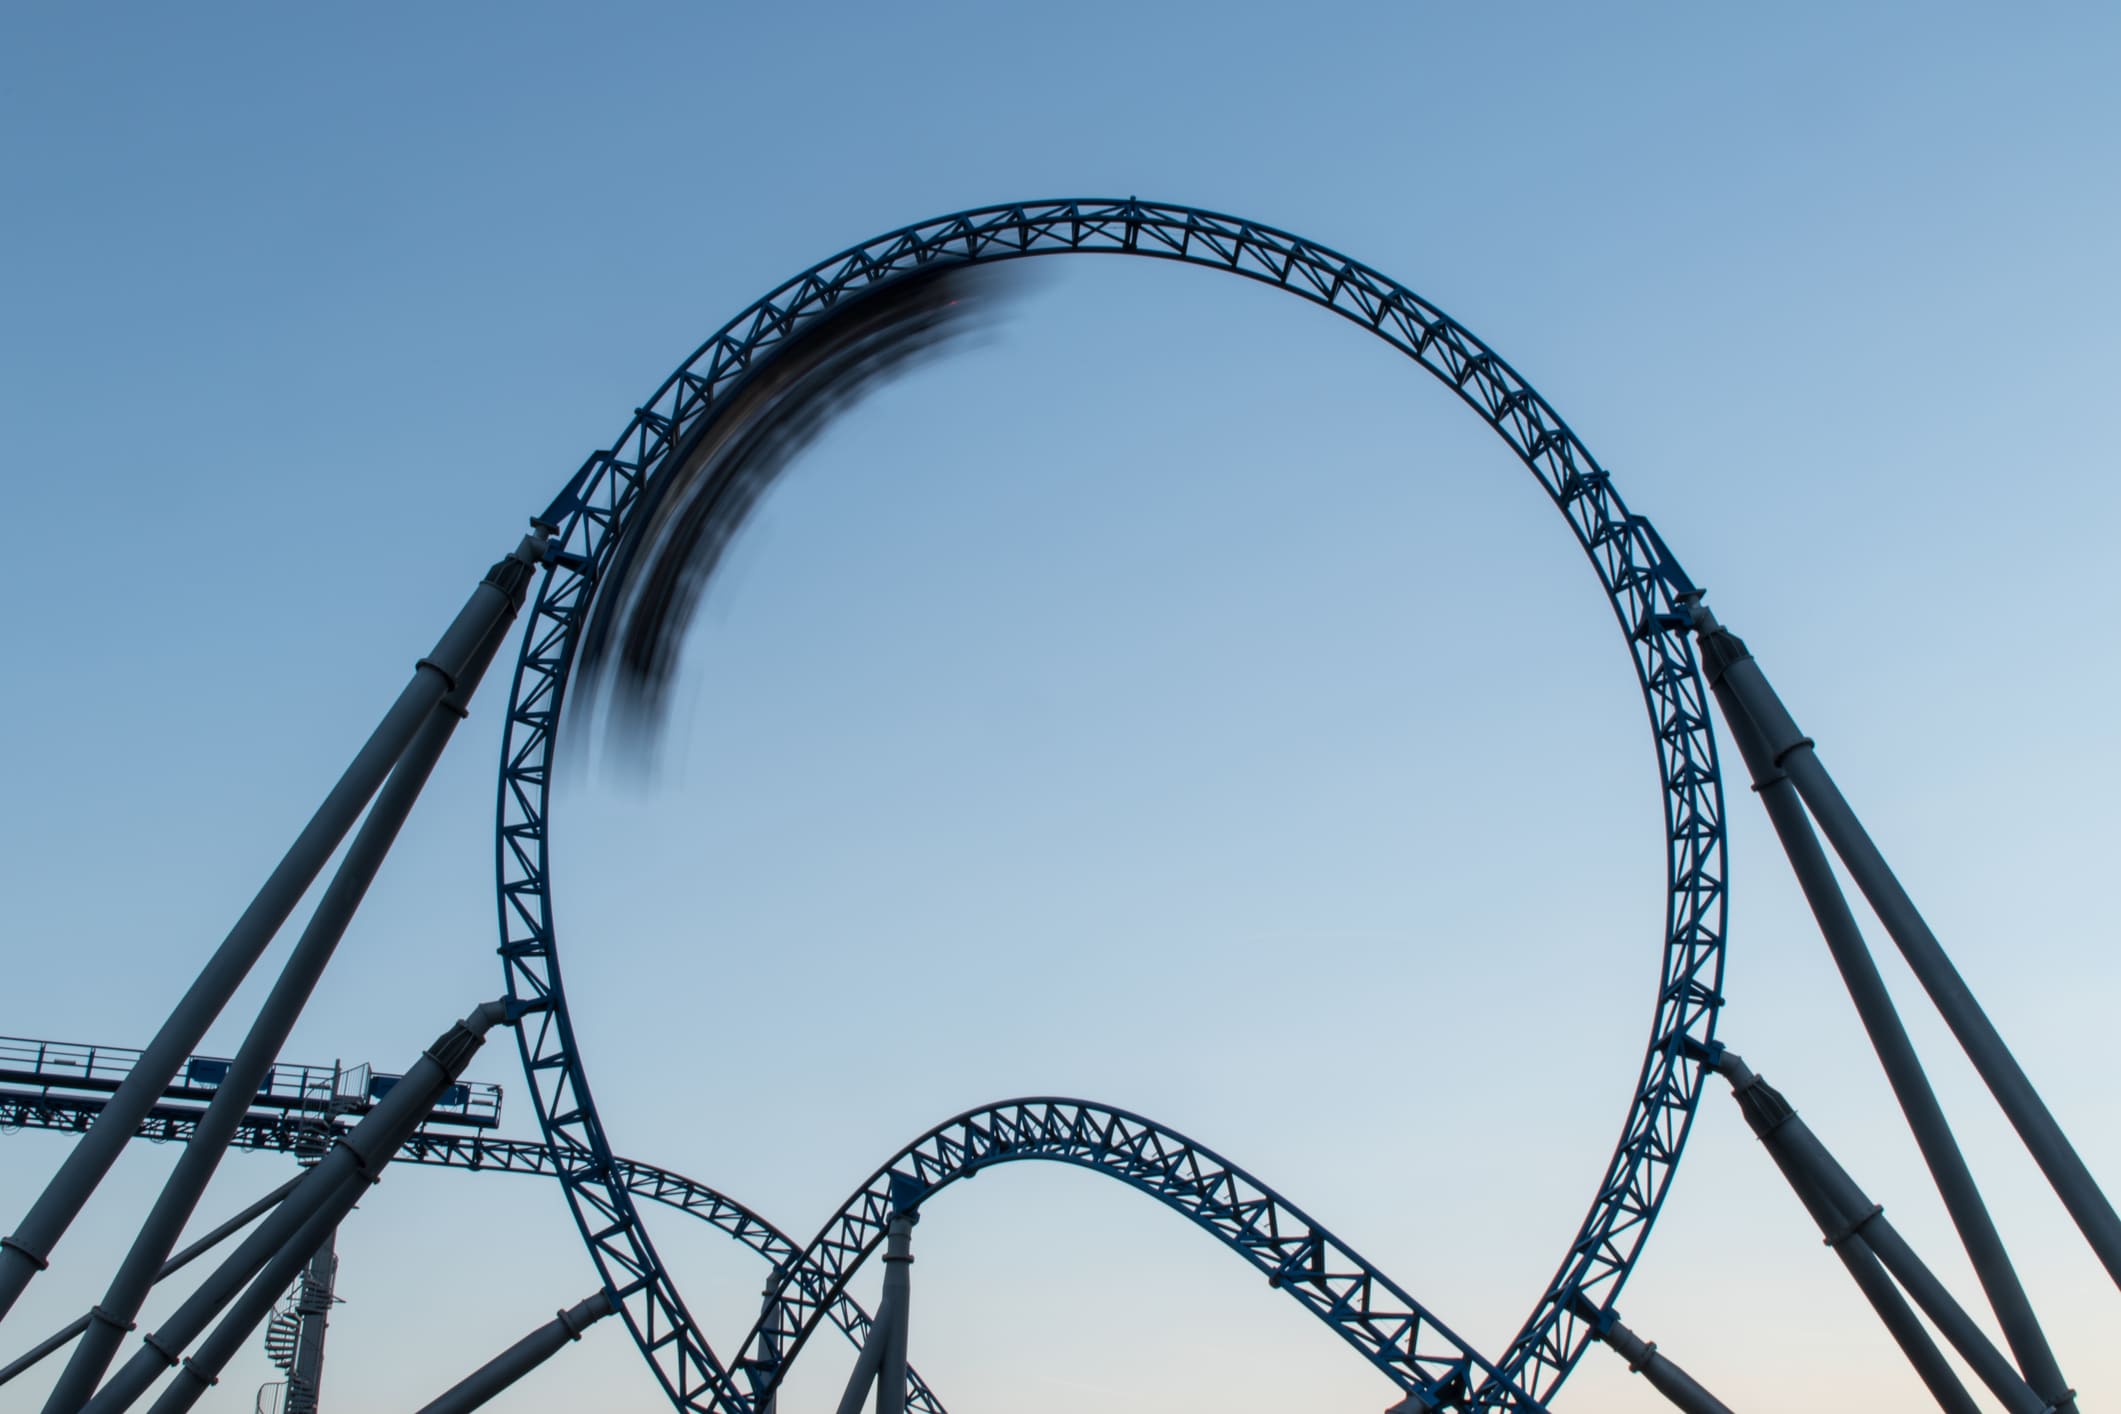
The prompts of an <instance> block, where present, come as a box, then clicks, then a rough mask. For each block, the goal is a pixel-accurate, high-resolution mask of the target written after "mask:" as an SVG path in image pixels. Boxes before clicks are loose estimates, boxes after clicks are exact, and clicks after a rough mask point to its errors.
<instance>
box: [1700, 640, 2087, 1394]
mask: <svg viewBox="0 0 2121 1414" xmlns="http://www.w3.org/2000/svg"><path fill="white" fill-rule="evenodd" d="M1694 612H1695V626H1696V628H1697V630H1698V631H1699V632H1700V635H1701V645H1702V659H1703V666H1704V668H1705V670H1706V672H1707V675H1708V679H1709V685H1710V687H1711V689H1712V690H1713V691H1714V692H1715V694H1716V701H1717V705H1718V706H1719V707H1721V708H1722V709H1723V717H1724V721H1725V723H1726V724H1727V725H1728V726H1729V727H1730V730H1731V736H1732V739H1733V740H1734V741H1736V743H1737V745H1738V749H1739V752H1740V754H1741V755H1742V756H1743V757H1744V759H1745V762H1746V767H1747V770H1748V771H1749V772H1750V773H1751V775H1752V777H1753V781H1754V785H1755V789H1756V790H1757V791H1758V792H1759V795H1760V800H1761V804H1762V805H1763V806H1764V807H1765V808H1766V810H1767V813H1768V818H1769V820H1770V821H1771V822H1772V823H1773V825H1774V827H1775V833H1776V836H1777V837H1778V838H1779V839H1780V841H1781V843H1782V849H1783V853H1784V854H1785V855H1786V856H1787V857H1788V859H1789V861H1790V868H1791V870H1792V871H1793V872H1794V873H1795V874H1796V876H1797V882H1798V884H1799V885H1800V886H1801V887H1802V888H1803V890H1804V895H1805V900H1806V902H1807V903H1808V904H1810V906H1811V910H1812V916H1813V918H1814V919H1815V920H1817V922H1818V925H1819V931H1820V934H1821V936H1822V937H1824V938H1825V940H1826V944H1827V949H1828V951H1829V952H1830V953H1832V955H1833V958H1834V963H1835V966H1836V967H1837V968H1839V970H1840V972H1841V977H1842V981H1843V983H1844V984H1845V985H1846V986H1847V988H1848V992H1849V997H1850V999H1851V1000H1852V1001H1853V1002H1854V1003H1855V1006H1856V1012H1857V1015H1858V1016H1859V1017H1860V1018H1861V1019H1862V1021H1863V1026H1864V1030H1865V1031H1866V1032H1868V1033H1869V1035H1870V1039H1871V1046H1872V1049H1873V1050H1874V1051H1875V1052H1876V1053H1877V1056H1878V1061H1879V1064H1880V1066H1881V1067H1883V1069H1884V1070H1885V1073H1886V1078H1887V1080H1888V1081H1890V1082H1891V1084H1892V1087H1893V1094H1894V1097H1895V1098H1896V1099H1897V1100H1898V1101H1899V1103H1900V1109H1901V1113H1902V1114H1903V1115H1905V1116H1906V1118H1907V1123H1908V1128H1909V1130H1910V1131H1911V1132H1912V1133H1913V1134H1914V1137H1915V1142H1916V1145H1917V1146H1918V1147H1919V1148H1920V1149H1921V1151H1922V1157H1923V1160H1924V1162H1925V1163H1926V1164H1927V1165H1928V1167H1929V1171H1930V1176H1931V1178H1932V1180H1933V1181H1934V1182H1935V1183H1936V1185H1937V1192H1938V1195H1939V1196H1940V1197H1942V1198H1943V1200H1944V1205H1945V1209H1946V1210H1947V1211H1948V1212H1949V1213H1950V1214H1951V1218H1952V1225H1953V1226H1954V1227H1955V1228H1956V1229H1957V1230H1958V1233H1959V1240H1960V1242H1961V1243H1962V1244H1963V1245H1964V1246H1965V1248H1966V1254H1967V1257H1968V1259H1969V1260H1970V1261H1971V1262H1972V1264H1973V1267H1974V1272H1975V1275H1976V1276H1977V1277H1978V1278H1979V1279H1980V1281H1981V1288H1982V1290H1983V1292H1984V1293H1986V1295H1987V1296H1988V1301H1989V1306H1990V1308H1991V1309H1992V1310H1994V1311H1995V1313H1996V1318H1997V1320H1998V1321H1999V1322H2000V1323H2001V1324H2002V1326H2003V1333H2004V1337H2005V1339H2006V1340H2007V1341H2008V1342H2009V1343H2010V1347H2011V1350H2012V1352H2013V1353H2014V1354H2015V1355H2016V1357H2017V1361H2018V1366H2019V1368H2020V1369H2021V1370H2023V1371H2024V1373H2025V1380H2026V1382H2027V1383H2029V1384H2030V1385H2031V1386H2032V1387H2033V1388H2034V1389H2035V1390H2036V1391H2038V1392H2039V1393H2040V1395H2041V1396H2042V1397H2043V1399H2044V1400H2045V1401H2046V1402H2048V1403H2051V1404H2053V1405H2054V1406H2055V1408H2056V1409H2057V1410H2062V1411H2067V1410H2070V1409H2072V1408H2073V1407H2074V1406H2073V1405H2072V1403H2071V1400H2070V1394H2069V1382H2068V1381H2067V1380H2065V1379H2064V1378H2063V1375H2062V1369H2061V1366H2060V1365H2059V1364H2057V1363H2056V1360H2055V1356H2054V1352H2053V1350H2052V1349H2051V1348H2050V1347H2049V1346H2048V1343H2047V1336H2046V1334H2045V1333H2044V1332H2043V1331H2042V1330H2041V1328H2040V1321H2039V1317H2038V1316H2037V1315H2035V1314H2034V1312H2033V1307H2032V1302H2031V1300H2030V1299H2029V1298H2028V1297H2027V1296H2026V1294H2025V1288H2024V1285H2023V1284H2022V1283H2021V1282H2020V1281H2019V1280H2018V1274H2017V1271H2016V1269H2015V1268H2013V1267H2012V1265H2011V1260H2010V1253H2009V1252H2008V1250H2006V1249H2005V1247H2004V1245H2003V1237H2002V1235H2001V1234H2000V1233H1999V1232H1998V1231H1997V1230H1996V1225H1995V1221H1994V1219H1992V1218H1991V1217H1990V1216H1989V1212H1988V1206H1987V1204H1985V1203H1984V1202H1983V1201H1982V1198H1981V1190H1980V1188H1979V1186H1978V1185H1977V1184H1976V1183H1975V1182H1974V1176H1973V1171H1972V1170H1971V1169H1969V1168H1968V1167H1967V1163H1966V1157H1965V1155H1964V1154H1963V1153H1961V1152H1960V1149H1959V1143H1958V1140H1957V1139H1956V1138H1954V1137H1953V1134H1952V1130H1951V1124H1950V1122H1949V1121H1948V1120H1947V1119H1946V1118H1945V1115H1944V1107H1943V1106H1942V1105H1940V1104H1939V1103H1938V1101H1937V1095H1936V1092H1935V1090H1934V1089H1933V1088H1932V1087H1931V1085H1930V1083H1929V1077H1928V1075H1927V1074H1926V1073H1925V1072H1924V1071H1923V1069H1922V1062H1921V1059H1920V1057H1918V1056H1917V1055H1916V1054H1915V1047H1914V1043H1913V1042H1912V1041H1911V1040H1909V1038H1908V1035H1907V1030H1906V1028H1905V1027H1904V1026H1903V1025H1902V1024H1901V1021H1900V1015H1899V1012H1898V1011H1897V1010H1896V1009H1895V1008H1894V1006H1893V1001H1892V996H1891V994H1890V993H1889V992H1888V991H1887V990H1886V985H1885V979H1884V978H1883V977H1881V976H1880V975H1879V972H1878V965H1877V962H1876V961H1875V960H1874V959H1873V958H1872V956H1871V953H1870V949H1869V948H1868V947H1867V946H1866V945H1865V943H1864V941H1863V934H1862V930H1861V929H1860V928H1859V927H1858V926H1857V923H1856V917H1855V914H1854V913H1853V912H1851V911H1850V909H1849V905H1848V899H1847V898H1846V896H1844V895H1843V894H1842V892H1841V886H1840V884H1839V883H1838V882H1837V881H1836V880H1835V878H1834V871H1833V866H1832V865H1831V864H1830V863H1829V861H1828V860H1827V857H1826V852H1825V851H1824V850H1823V849H1821V848H1820V846H1819V840H1818V837H1817V836H1816V835H1814V834H1813V833H1812V828H1811V824H1810V821H1809V820H1808V819H1807V817H1806V814H1805V808H1804V802H1803V801H1802V800H1800V798H1799V796H1798V793H1797V791H1796V789H1795V787H1794V785H1793V779H1792V776H1791V775H1790V774H1789V772H1788V771H1787V770H1786V769H1785V761H1786V760H1787V758H1788V757H1789V754H1790V751H1791V749H1792V745H1791V742H1792V738H1793V736H1794V733H1795V731H1796V727H1795V724H1794V723H1792V722H1789V720H1788V716H1787V714H1786V713H1784V712H1783V711H1782V705H1781V703H1780V701H1779V700H1777V699H1776V698H1775V697H1774V694H1773V691H1772V689H1769V688H1768V687H1767V680H1766V679H1765V678H1764V677H1762V676H1761V675H1760V671H1759V666H1758V664H1756V663H1754V662H1753V659H1752V656H1751V654H1750V653H1748V652H1747V650H1746V647H1745V644H1744V643H1743V642H1742V641H1741V640H1740V639H1739V638H1738V637H1737V636H1736V635H1735V634H1732V633H1731V632H1730V631H1729V630H1727V629H1725V628H1723V627H1722V626H1721V625H1719V624H1717V623H1716V620H1715V616H1714V615H1712V614H1710V613H1709V611H1708V610H1707V609H1706V608H1703V607H1701V606H1699V605H1696V606H1695V610H1694ZM1749 685H1750V686H1749ZM1763 693H1765V696H1764V697H1763V696H1762V694H1763ZM1762 710H1766V711H1767V712H1768V716H1767V717H1766V718H1765V719H1763V718H1762V716H1761V715H1760V713H1761V711H1762ZM1804 745H1805V747H1806V748H1807V749H1808V748H1809V745H1810V744H1809V742H1806V743H1804ZM1940 956H1941V954H1940Z"/></svg>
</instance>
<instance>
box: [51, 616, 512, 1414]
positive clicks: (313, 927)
mask: <svg viewBox="0 0 2121 1414" xmlns="http://www.w3.org/2000/svg"><path fill="white" fill-rule="evenodd" d="M513 618H514V613H513V610H510V611H509V612H507V613H505V614H504V613H496V614H494V615H493V616H492V617H491V618H490V620H489V621H488V623H487V624H486V626H485V636H484V637H483V638H482V639H481V640H480V641H479V642H478V643H476V644H474V645H472V647H471V649H470V651H469V653H468V654H467V655H466V656H465V658H464V660H463V661H462V662H461V663H458V664H455V665H454V670H453V672H452V678H453V681H454V686H452V687H451V688H450V689H449V691H448V693H447V694H446V695H445V696H444V697H443V698H442V700H441V704H440V707H441V710H439V711H435V712H431V713H429V714H428V718H427V720H426V721H425V722H424V723H422V724H421V726H420V729H419V731H418V732H417V733H416V734H415V735H414V737H413V740H412V744H411V745H410V746H409V747H407V748H406V750H405V754H404V755H403V757H402V758H401V759H400V760H399V761H398V764H397V768H396V769H395V770H393V771H392V772H391V773H390V779H389V780H387V781H386V782H384V784H383V789H382V790H381V791H380V792H378V793H377V795H376V799H375V805H374V807H373V808H372V809H370V810H369V812H368V818H367V819H365V820H363V821H362V822H361V828H360V829H359V830H358V831H357V832H355V835H354V839H353V843H352V844H351V845H350V846H349V847H348V848H347V851H346V857H345V859H344V860H342V861H341V862H340V864H339V869H338V872H337V873H336V874H335V875H333V877H332V881H331V883H330V885H329V886H328V887H327V888H326V889H325V891H324V896H323V897H322V898H321V899H319V900H318V902H317V908H316V912H315V913H313V914H311V915H310V919H309V922H308V924H307V926H305V927H304V928H303V930H302V936H301V938H300V939H299V940H298V941H297V942H296V944H295V946H294V950H293V951H292V952H291V953H290V954H289V955H288V958H287V962H286V964H285V965H284V966H283V967H282V968H281V970H280V976H279V978H278V979H277V980H276V981H275V982H274V984H273V988H272V991H271V992H270V993H269V994H267V996H266V998H265V1002H264V1004H263V1005H262V1006H260V1008H259V1009H258V1015H257V1019H256V1020H255V1021H253V1022H252V1023H251V1028H250V1031H249V1032H248V1033H247V1034H246V1035H245V1036H244V1038H243V1042H242V1044H241V1045H240V1046H238V1047H237V1049H236V1054H235V1058H234V1059H233V1060H231V1061H230V1062H229V1067H228V1074H227V1075H226V1076H225V1077H224V1078H223V1079H222V1081H221V1083H220V1084H219V1085H218V1086H217V1087H216V1088H215V1091H214V1097H213V1100H212V1101H211V1102H210V1103H209V1104H208V1105H207V1107H206V1113H205V1114H203V1115H201V1116H200V1118H199V1122H198V1125H197V1127H196V1128H194V1129H193V1131H192V1134H191V1137H190V1139H189V1140H188V1141H186V1143H185V1146H184V1152H183V1153H182V1154H180V1155H179V1156H178V1158H177V1163H176V1166H175V1167H174V1168H173V1169H172V1170H171V1171H170V1175H169V1177H168V1179H167V1180H165V1181H164V1183H163V1185H162V1191H161V1193H160V1194H159V1195H158V1196H157V1197H156V1199H155V1203H154V1206H153V1207H152V1208H151V1209H150V1210H149V1211H148V1215H147V1218H146V1220H145V1221H144V1222H143V1223H142V1224H141V1225H140V1230H139V1232H138V1233H136V1234H135V1235H134V1238H133V1243H132V1246H131V1247H130V1248H129V1249H128V1250H127V1252H126V1254H125V1259H124V1260H123V1261H122V1262H121V1263H120V1264H119V1266H118V1270H117V1273H116V1274H115V1275H114V1276H113V1277H112V1278H111V1282H110V1286H109V1287H108V1288H107V1289H106V1290H105V1291H104V1294H103V1299H102V1300H101V1301H100V1302H98V1303H97V1305H98V1306H99V1307H101V1309H102V1310H103V1311H105V1312H106V1313H108V1315H109V1317H110V1319H108V1320H100V1319H99V1320H98V1321H97V1322H95V1323H94V1324H93V1325H91V1326H90V1328H89V1330H88V1333H87V1335H86V1336H85V1337H83V1339H82V1341H81V1344H80V1345H79V1346H77V1347H76V1348H75V1350H74V1354H73V1357H72V1358H71V1359H70V1360H69V1361H68V1362H67V1367H66V1371H65V1373H64V1374H62V1375H61V1376H60V1377H59V1382H58V1384H57V1385H55V1386H54V1387H53V1389H52V1393H51V1397H50V1399H49V1400H48V1401H47V1402H46V1405H45V1408H46V1410H47V1414H62V1411H66V1410H71V1409H74V1408H77V1407H79V1406H80V1405H81V1404H83V1403H85V1402H86V1401H87V1399H88V1397H89V1396H90V1395H91V1394H93V1393H94V1392H95V1389H96V1385H97V1383H98V1382H99V1381H100V1380H101V1379H102V1378H103V1372H104V1371H105V1370H106V1369H107V1368H109V1365H110V1362H111V1358H112V1357H113V1356H115V1355H116V1354H117V1352H118V1348H119V1346H120V1345H122V1344H123V1342H124V1339H125V1331H126V1330H127V1329H128V1328H129V1327H130V1326H131V1324H132V1322H133V1320H134V1319H135V1318H136V1317H137V1316H138V1315H139V1313H140V1307H141V1305H142V1304H143V1303H144V1302H145V1301H146V1300H147V1292H148V1288H149V1287H151V1286H153V1285H154V1277H153V1272H154V1270H155V1268H156V1266H157V1265H158V1264H159V1263H160V1262H161V1261H162V1259H163V1258H164V1257H165V1256H167V1255H168V1253H169V1249H170V1247H171V1246H172V1245H173V1244H174V1243H175V1242H176V1239H177V1234H178V1233H179V1232H181V1231H182V1230H183V1227H184V1224H185V1223H186V1222H187V1221H189V1220H190V1218H191V1214H192V1210H193V1209H194V1208H195V1207H196V1206H197V1205H198V1202H199V1197H200V1195H201V1194H203V1193H204V1192H205V1191H206V1185H207V1183H208V1182H209V1181H210V1180H211V1179H212V1178H213V1175H214V1171H215V1169H216V1168H218V1167H219V1165H220V1163H221V1159H222V1156H223V1155H225V1154H226V1153H227V1152H228V1145H229V1141H230V1140H231V1139H232V1138H233V1137H234V1135H235V1133H236V1130H237V1128H238V1127H239V1126H240V1125H241V1124H242V1123H243V1117H244V1115H245V1114H247V1113H249V1111H250V1107H251V1103H252V1100H253V1097H254V1096H255V1095H256V1094H257V1092H258V1086H259V1085H260V1084H261V1083H262V1082H263V1081H264V1079H265V1077H266V1074H267V1072H268V1071H270V1070H271V1069H272V1064H273V1062H274V1061H275V1060H276V1059H278V1058H279V1054H280V1048H281V1047H282V1046H283V1045H285V1044H286V1041H287V1036H288V1033H289V1032H291V1031H292V1030H293V1029H294V1025H295V1022H296V1021H297V1020H298V1019H299V1018H300V1017H301V1014H302V1008H303V1007H304V1006H306V1005H308V1002H309V998H310V994H311V993H312V992H314V991H315V990H316V986H317V983H318V981H319V980H321V979H322V977H323V975H324V969H325V968H326V966H328V965H329V964H330V962H331V957H332V954H333V952H334V951H336V950H337V948H338V945H339V940H340V939H341V938H343V937H344V936H345V935H346V929H347V925H348V924H350V923H351V922H352V921H353V916H354V911H355V910H356V909H358V908H359V907H360V906H361V900H362V899H363V898H365V897H366V896H367V894H368V889H369V886H370V885H371V884H372V883H374V882H375V877H376V874H377V872H378V871H379V870H380V869H381V868H382V866H383V861H384V859H385V858H387V857H388V856H389V854H390V848H391V846H392V845H393V844H395V843H396V842H397V838H398V831H399V830H400V829H401V828H402V827H403V825H404V823H405V820H406V818H407V817H408V816H409V815H410V814H411V813H412V808H413V806H414V805H415V804H416V803H418V801H419V798H420V792H421V790H422V789H423V788H424V787H425V786H426V784H427V779H428V777H429V775H430V774H432V772H433V771H434V767H435V764H436V762H438V761H439V760H440V759H441V756H442V752H443V749H444V748H445V747H447V746H448V745H449V740H450V737H451V735H452V734H453V733H454V732H455V731H456V726H457V723H458V722H459V721H461V720H462V719H463V709H464V704H465V702H466V701H467V700H469V698H470V696H471V693H472V691H473V689H475V688H476V687H477V686H478V681H479V677H480V676H481V675H482V674H483V673H484V672H485V670H486V667H487V665H488V664H490V663H491V662H492V661H493V657H494V654H495V652H496V651H498V650H499V648H500V646H501V643H502V642H503V640H504V639H505V638H506V637H507V634H508V628H509V624H510V622H511V621H512V620H513Z"/></svg>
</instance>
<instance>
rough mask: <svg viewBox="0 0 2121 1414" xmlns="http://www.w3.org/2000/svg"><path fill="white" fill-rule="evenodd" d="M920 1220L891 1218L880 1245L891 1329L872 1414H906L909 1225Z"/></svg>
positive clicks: (918, 1217) (910, 1283)
mask: <svg viewBox="0 0 2121 1414" xmlns="http://www.w3.org/2000/svg"><path fill="white" fill-rule="evenodd" d="M920 1220H921V1215H920V1214H919V1213H915V1212H898V1213H894V1214H892V1216H891V1228H890V1231H889V1233H888V1234H887V1236H886V1238H885V1242H884V1298H883V1302H882V1304H883V1305H884V1306H886V1307H888V1308H890V1311H891V1326H890V1330H889V1331H888V1332H887V1333H886V1335H885V1339H884V1357H883V1359H882V1360H881V1361H880V1362H879V1363H878V1365H877V1370H876V1414H906V1330H907V1324H908V1320H907V1318H908V1316H909V1315H910V1314H911V1310H912V1305H913V1225H914V1224H915V1223H917V1222H919V1221H920Z"/></svg>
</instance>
